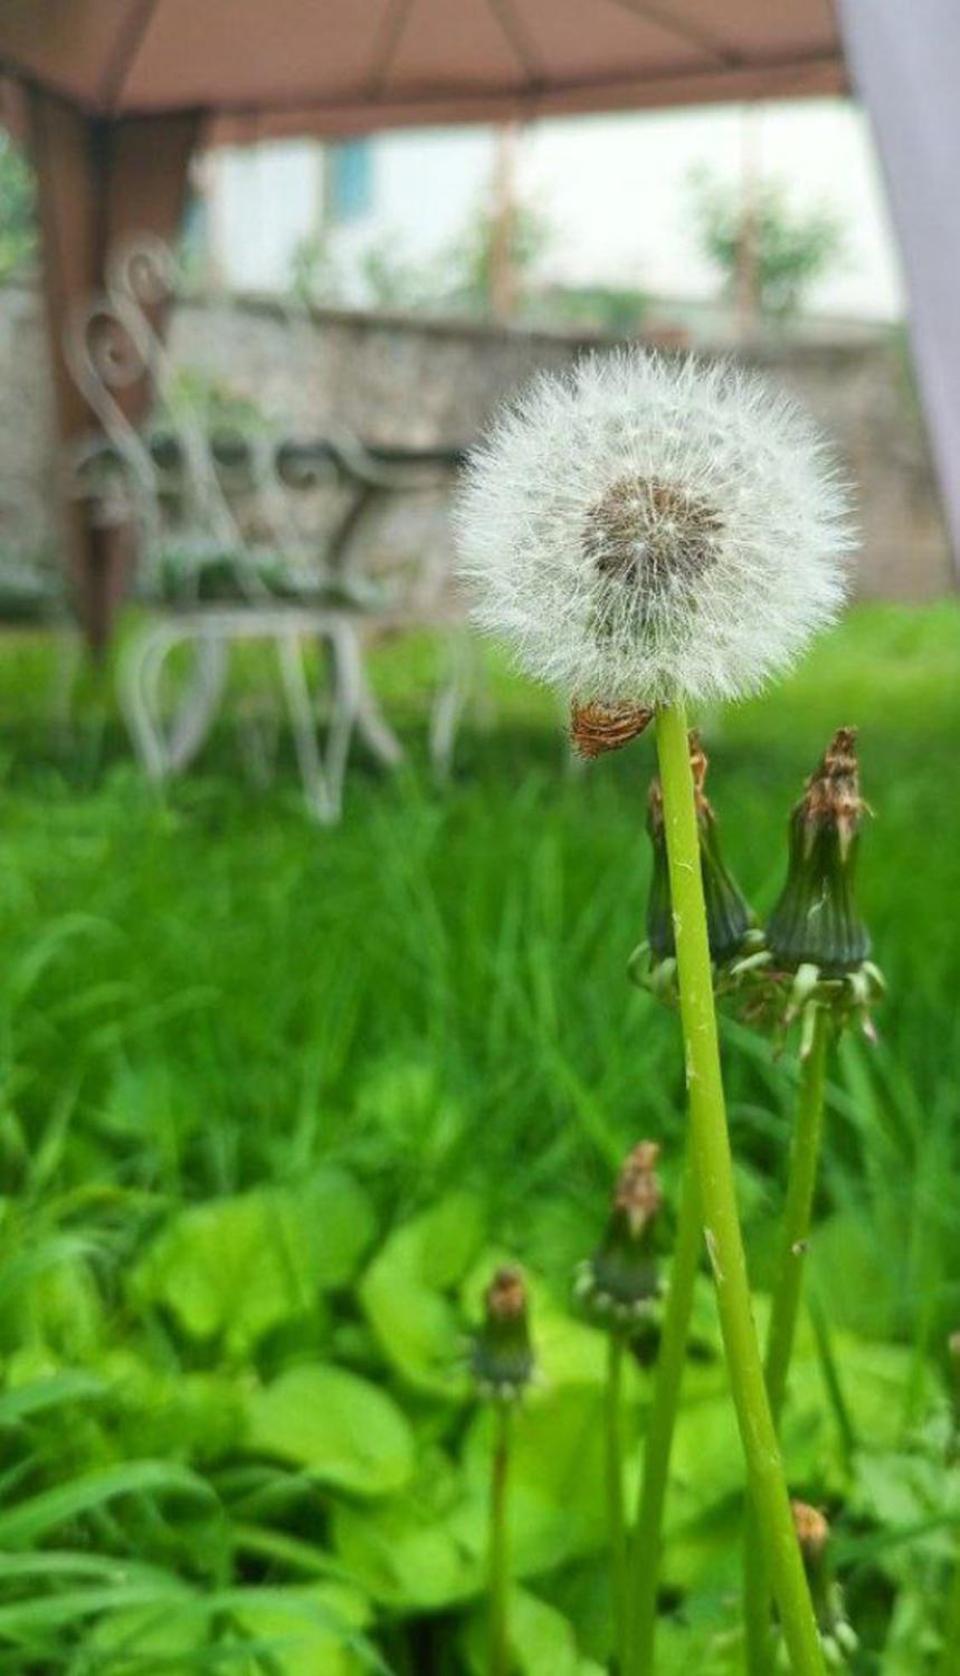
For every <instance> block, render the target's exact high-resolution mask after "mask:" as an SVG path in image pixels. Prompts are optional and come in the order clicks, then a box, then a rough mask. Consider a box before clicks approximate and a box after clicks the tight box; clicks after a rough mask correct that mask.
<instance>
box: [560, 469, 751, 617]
mask: <svg viewBox="0 0 960 1676" xmlns="http://www.w3.org/2000/svg"><path fill="white" fill-rule="evenodd" d="M722 533H723V520H722V518H721V517H720V514H719V513H718V512H717V510H716V508H715V507H713V506H711V505H710V502H709V501H706V500H704V499H703V498H702V497H701V496H699V495H692V494H690V493H689V492H688V491H687V490H685V489H680V488H677V487H675V486H674V485H673V484H670V483H661V482H660V481H659V480H658V479H656V478H645V477H621V478H618V480H617V481H616V482H615V483H612V484H611V485H610V488H609V489H607V490H606V491H605V493H604V494H603V495H602V496H601V498H600V499H599V500H598V501H596V502H595V503H594V505H593V506H591V508H590V510H589V511H588V513H587V516H586V519H585V522H584V530H583V549H584V554H585V557H586V558H587V560H588V562H589V563H590V565H591V566H592V567H593V571H594V575H595V577H596V592H595V604H594V622H595V627H596V632H597V635H598V636H599V637H602V638H604V639H609V638H611V637H613V636H615V635H617V634H618V633H622V632H628V633H635V632H636V631H637V630H638V629H641V630H642V629H643V628H645V627H647V626H648V625H649V624H650V623H651V621H652V620H653V619H654V618H655V617H656V616H657V615H658V614H660V613H662V612H663V611H664V609H666V608H667V607H668V606H669V604H670V602H671V601H673V602H675V603H677V604H683V605H684V606H686V607H687V608H688V609H689V607H690V606H691V605H693V604H695V603H696V590H697V583H698V582H699V580H700V578H701V577H702V576H703V575H704V573H705V572H706V571H707V570H709V568H710V566H711V565H712V564H713V563H714V561H715V559H716V557H717V554H718V552H719V546H720V536H721V535H722Z"/></svg>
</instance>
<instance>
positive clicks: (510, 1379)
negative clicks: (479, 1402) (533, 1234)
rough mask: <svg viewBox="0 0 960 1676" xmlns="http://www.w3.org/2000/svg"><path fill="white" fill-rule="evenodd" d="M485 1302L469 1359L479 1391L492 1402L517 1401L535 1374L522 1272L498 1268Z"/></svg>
mask: <svg viewBox="0 0 960 1676" xmlns="http://www.w3.org/2000/svg"><path fill="white" fill-rule="evenodd" d="M483 1303H484V1319H483V1325H482V1326H481V1328H480V1331H479V1332H478V1333H477V1335H476V1338H475V1339H474V1341H473V1351H472V1354H471V1358H470V1368H471V1372H472V1374H473V1377H474V1380H475V1381H476V1386H477V1392H478V1394H479V1395H480V1396H481V1397H486V1398H488V1399H489V1400H490V1401H492V1402H499V1403H511V1402H516V1401H517V1400H518V1398H519V1397H521V1396H522V1394H523V1392H524V1391H525V1390H526V1387H527V1386H528V1385H529V1384H530V1381H531V1379H532V1378H533V1372H534V1354H533V1345H532V1342H531V1339H530V1321H529V1310H528V1301H527V1287H526V1282H525V1280H524V1278H523V1274H522V1272H521V1270H520V1269H519V1268H516V1267H515V1266H514V1265H513V1264H507V1265H505V1266H504V1267H503V1268H501V1269H498V1270H497V1272H496V1274H495V1275H494V1277H493V1279H492V1280H491V1282H490V1285H489V1286H488V1287H487V1290H486V1292H485V1293H484V1295H483Z"/></svg>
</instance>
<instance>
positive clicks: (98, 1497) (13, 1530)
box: [0, 1461, 216, 1548]
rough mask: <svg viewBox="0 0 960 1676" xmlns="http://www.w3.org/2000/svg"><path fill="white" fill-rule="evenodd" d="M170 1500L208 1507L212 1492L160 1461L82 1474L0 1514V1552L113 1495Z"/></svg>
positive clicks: (183, 1470)
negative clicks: (169, 1497) (196, 1502)
mask: <svg viewBox="0 0 960 1676" xmlns="http://www.w3.org/2000/svg"><path fill="white" fill-rule="evenodd" d="M127 1495H175V1496H186V1497H189V1498H190V1499H191V1500H200V1501H205V1502H207V1503H210V1502H212V1501H215V1499H216V1498H215V1497H214V1493H213V1491H212V1490H211V1488H210V1486H209V1484H206V1483H205V1482H204V1480H203V1479H202V1478H199V1477H198V1476H197V1474H196V1473H194V1472H190V1471H188V1469H187V1468H186V1467H180V1466H175V1465H173V1464H170V1463H167V1462H165V1461H128V1462H126V1463H125V1464H124V1465H122V1466H110V1467H102V1468H99V1469H98V1470H97V1471H96V1472H88V1473H84V1474H83V1475H82V1476H81V1477H79V1478H74V1479H72V1480H71V1481H70V1483H68V1484H61V1485H58V1486H57V1488H56V1489H53V1490H43V1491H42V1492H41V1493H40V1494H39V1495H36V1496H31V1497H30V1498H29V1499H28V1500H26V1501H22V1502H20V1503H19V1504H18V1505H17V1506H15V1507H8V1508H5V1509H4V1510H3V1511H2V1512H0V1547H3V1548H18V1547H23V1546H26V1545H29V1544H30V1543H31V1542H35V1541H36V1540H37V1538H38V1537H41V1536H44V1535H45V1534H46V1533H47V1531H51V1530H55V1529H56V1528H57V1526H58V1525H63V1524H66V1522H67V1521H68V1520H69V1519H75V1518H77V1517H78V1515H80V1514H82V1513H89V1512H90V1511H91V1509H93V1508H95V1507H102V1506H103V1505H104V1503H105V1502H109V1501H113V1500H114V1499H115V1498H116V1497H117V1496H127Z"/></svg>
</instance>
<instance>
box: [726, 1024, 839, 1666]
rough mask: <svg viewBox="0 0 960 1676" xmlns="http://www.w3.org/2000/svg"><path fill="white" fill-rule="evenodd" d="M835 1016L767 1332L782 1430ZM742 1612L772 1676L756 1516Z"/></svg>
mask: <svg viewBox="0 0 960 1676" xmlns="http://www.w3.org/2000/svg"><path fill="white" fill-rule="evenodd" d="M829 1036H830V1017H829V1014H828V1012H827V1010H826V1008H824V1007H818V1008H817V1010H816V1013H815V1015H814V1023H813V1036H812V1039H811V1042H810V1047H809V1051H808V1053H807V1054H806V1055H805V1057H804V1058H803V1059H802V1060H801V1062H800V1097H799V1100H798V1102H797V1118H796V1125H795V1127H794V1131H793V1146H792V1148H791V1151H790V1173H789V1177H788V1180H787V1202H786V1205H785V1207H784V1215H783V1228H782V1231H781V1238H780V1261H779V1266H778V1269H777V1276H776V1281H775V1283H774V1289H773V1298H772V1300H771V1308H770V1325H769V1327H768V1329H767V1354H766V1360H765V1363H764V1371H765V1374H766V1381H767V1395H768V1397H769V1399H770V1412H771V1414H772V1415H773V1423H774V1425H775V1426H776V1427H777V1429H778V1430H779V1427H780V1416H781V1414H782V1413H783V1404H784V1399H785V1397H786V1394H787V1376H788V1374H789V1371H790V1359H791V1357H792V1355H793V1342H794V1338H795V1336H796V1329H797V1317H798V1315H799V1312H800V1295H801V1288H802V1282H803V1269H804V1257H805V1256H806V1245H807V1239H808V1237H809V1234H810V1218H811V1215H812V1212H813V1196H814V1191H815V1189H816V1185H817V1167H818V1163H819V1158H820V1139H821V1136H822V1133H823V1093H824V1081H825V1075H826V1062H827V1045H828V1041H829ZM743 1576H744V1586H743V1608H744V1627H745V1630H746V1664H747V1670H748V1672H749V1676H765V1673H766V1672H767V1671H768V1670H769V1668H770V1661H771V1653H772V1648H771V1637H770V1627H771V1626H770V1576H769V1571H768V1567H767V1564H766V1559H765V1555H764V1549H763V1543H762V1541H761V1538H760V1531H759V1528H758V1525H757V1519H756V1514H755V1513H754V1512H753V1510H752V1509H751V1510H749V1511H748V1514H747V1523H746V1534H745V1542H744V1570H743Z"/></svg>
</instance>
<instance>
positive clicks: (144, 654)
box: [117, 625, 170, 780]
mask: <svg viewBox="0 0 960 1676" xmlns="http://www.w3.org/2000/svg"><path fill="white" fill-rule="evenodd" d="M169 649H170V639H169V635H168V634H167V632H166V630H165V629H164V628H163V627H162V626H161V627H158V626H157V625H150V626H148V627H147V628H146V629H144V630H143V632H142V633H140V634H137V635H135V636H134V638H133V639H132V640H131V641H130V643H129V645H128V646H127V647H126V648H125V650H124V653H123V655H122V657H121V659H120V665H119V668H118V671H117V697H118V701H119V704H120V710H121V713H122V715H123V719H124V722H125V723H126V727H127V732H128V733H129V735H130V738H131V740H132V742H133V748H134V751H135V753H136V756H137V759H138V761H139V763H140V766H141V768H142V769H143V772H144V773H145V774H146V776H147V778H148V779H149V780H162V779H164V778H165V776H166V774H167V773H168V771H169V763H168V761H167V754H166V750H165V748H164V741H163V730H162V725H161V719H160V712H159V707H158V698H159V676H160V669H161V666H162V663H163V660H164V658H165V657H166V655H167V652H168V651H169Z"/></svg>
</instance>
